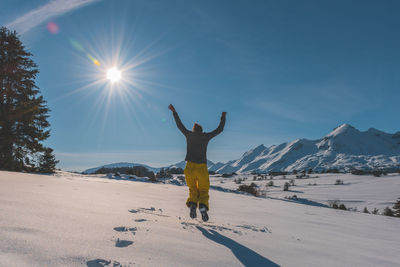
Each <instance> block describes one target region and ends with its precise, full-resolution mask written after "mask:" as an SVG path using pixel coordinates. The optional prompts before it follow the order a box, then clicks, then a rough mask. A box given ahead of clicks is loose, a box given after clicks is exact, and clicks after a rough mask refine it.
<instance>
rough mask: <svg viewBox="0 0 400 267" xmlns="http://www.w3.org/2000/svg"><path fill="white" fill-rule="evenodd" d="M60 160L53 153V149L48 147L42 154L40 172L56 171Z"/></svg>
mask: <svg viewBox="0 0 400 267" xmlns="http://www.w3.org/2000/svg"><path fill="white" fill-rule="evenodd" d="M58 162H59V161H58V160H56V157H55V156H54V154H53V149H51V148H46V150H45V152H44V153H43V155H42V156H40V162H39V172H42V173H54V170H55V169H56V165H57V163H58Z"/></svg>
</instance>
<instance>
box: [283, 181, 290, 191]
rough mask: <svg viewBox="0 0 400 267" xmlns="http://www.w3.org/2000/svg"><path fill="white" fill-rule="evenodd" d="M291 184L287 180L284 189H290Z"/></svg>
mask: <svg viewBox="0 0 400 267" xmlns="http://www.w3.org/2000/svg"><path fill="white" fill-rule="evenodd" d="M289 186H290V184H289V183H288V182H286V183H285V184H284V185H283V191H289Z"/></svg>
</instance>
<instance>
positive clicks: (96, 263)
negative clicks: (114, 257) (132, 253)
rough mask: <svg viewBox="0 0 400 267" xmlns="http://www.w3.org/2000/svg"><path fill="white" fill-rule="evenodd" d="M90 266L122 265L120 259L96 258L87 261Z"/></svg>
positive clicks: (113, 266)
mask: <svg viewBox="0 0 400 267" xmlns="http://www.w3.org/2000/svg"><path fill="white" fill-rule="evenodd" d="M86 265H87V266H88V267H103V266H112V267H120V266H122V265H121V263H119V262H118V261H111V260H103V259H95V260H90V261H87V262H86Z"/></svg>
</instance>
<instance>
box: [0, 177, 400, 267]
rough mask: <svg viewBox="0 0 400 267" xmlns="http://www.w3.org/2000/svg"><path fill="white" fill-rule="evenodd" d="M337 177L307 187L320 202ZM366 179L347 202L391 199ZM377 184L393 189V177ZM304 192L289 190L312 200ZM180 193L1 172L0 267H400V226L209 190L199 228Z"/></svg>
mask: <svg viewBox="0 0 400 267" xmlns="http://www.w3.org/2000/svg"><path fill="white" fill-rule="evenodd" d="M335 178H336V177H334V176H332V177H329V176H327V177H326V178H316V179H315V182H316V183H317V184H320V185H319V186H318V185H317V186H313V188H318V187H321V188H320V189H321V190H324V187H323V184H324V183H328V185H326V188H327V189H326V191H320V193H319V194H320V197H319V198H321V199H323V198H324V197H323V196H324V194H325V193H326V192H330V191H331V190H334V188H333V186H332V185H329V183H331V182H330V180H329V179H332V181H333V180H335ZM362 178H365V177H363V176H360V177H357V178H354V179H353V178H352V179H347V178H343V180H344V182H345V183H352V185H350V186H349V185H343V186H341V187H340V188H341V190H340V191H341V192H342V193H343V192H345V191H346V188H352V186H357V179H362ZM216 179H217V178H213V183H215V182H216V183H218V185H219V186H220V185H224V186H228V185H229V184H230V183H231V182H230V181H226V182H225V183H222V184H221V183H220V182H219V181H217V180H216ZM249 179H250V178H249ZM367 179H368V180H366V181H365V184H366V185H362V184H363V183H361V182H360V183H358V184H359V185H358V186H359V190H356V191H354V192H356V193H357V195H354V196H353V197H352V199H353V200H354V199H356V200H357V199H363V200H367V199H370V200H369V201H372V202H373V203H377V202H379V203H380V202H381V201H384V199H386V198H387V199H388V200H389V199H390V200H392V199H393V198H394V197H392V196H382V195H380V191H379V190H378V189H376V188H377V186H379V184H380V183H379V182H377V183H375V182H374V179H372V178H368V177H367ZM380 179H388V180H389V179H392V180H390V183H393V184H392V187H393V188H396V187H397V188H398V177H397V178H395V177H392V176H388V177H382V178H380ZM396 179H397V180H396ZM382 181H383V180H382ZM246 182H247V181H246ZM263 182H264V181H263ZM282 182H283V180H282ZM304 182H309V181H306V180H304ZM363 182H364V181H363ZM260 183H261V181H260ZM276 183H277V184H278V183H280V181H279V182H278V181H276ZM296 183H298V184H299V185H300V182H298V180H296ZM233 185H234V184H233V183H232V186H233ZM236 186H237V185H236V184H235V189H236ZM370 186H371V187H374V188H375V189H376V191H375V190H371V189H368V188H369V187H370ZM307 188H308V187H307V186H306V185H304V186H303V187H300V186H298V187H293V189H295V190H297V191H304V194H310V196H311V194H313V195H314V196H315V198H316V199H319V198H318V194H317V193H315V192H317V191H315V192H314V193H312V192H313V191H312V190H314V189H310V190H308V189H307ZM310 188H311V186H310ZM329 188H330V189H329ZM337 188H338V189H337V190H339V186H338V187H337ZM363 188H367V189H368V190H367V189H366V191H365V192H367V193H365V192H363ZM279 191H280V190H279V189H278V188H277V189H276V192H274V191H273V190H272V192H271V194H272V193H273V194H274V196H275V197H277V198H278V197H280V196H282V194H283V193H280V192H279ZM324 192H325V193H324ZM384 192H388V191H387V189H385V190H384ZM292 193H293V192H292ZM186 194H187V188H186V187H185V186H175V185H170V184H151V183H146V182H141V181H128V180H123V179H109V178H107V177H106V176H102V177H99V176H84V175H78V174H71V173H59V174H57V175H53V176H49V175H34V174H23V173H13V172H4V171H0V266H400V235H399V234H398V229H400V219H398V218H390V217H386V216H376V215H370V214H363V213H358V212H347V211H340V210H334V209H331V208H324V207H317V206H313V205H304V204H299V203H293V202H288V201H285V200H282V199H270V198H266V199H263V198H255V197H252V196H247V195H242V194H234V193H227V192H222V191H218V190H211V192H210V194H211V202H210V205H211V207H210V208H211V210H210V218H211V219H210V222H207V223H202V222H199V221H198V220H191V219H189V218H188V216H187V214H188V210H187V208H186V206H185V205H184V202H185V199H186ZM295 194H297V195H298V196H299V195H300V193H297V192H296V193H295ZM332 194H333V193H332ZM343 194H345V193H343ZM368 194H370V195H368ZM371 194H372V195H371ZM350 195H352V193H349V196H350ZM343 196H344V195H341V196H340V197H342V198H344V197H343ZM395 197H397V196H395ZM382 198H384V199H382ZM374 205H375V204H374ZM107 264H108V265H107Z"/></svg>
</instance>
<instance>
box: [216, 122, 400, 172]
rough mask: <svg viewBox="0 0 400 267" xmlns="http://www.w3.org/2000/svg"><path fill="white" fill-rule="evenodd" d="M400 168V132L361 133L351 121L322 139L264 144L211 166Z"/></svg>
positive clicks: (236, 168) (265, 169)
mask: <svg viewBox="0 0 400 267" xmlns="http://www.w3.org/2000/svg"><path fill="white" fill-rule="evenodd" d="M399 167H400V131H399V132H397V133H395V134H388V133H385V132H382V131H379V130H377V129H374V128H370V129H369V130H367V131H365V132H361V131H359V130H357V129H356V128H354V127H353V126H351V125H349V124H343V125H341V126H339V127H336V128H335V129H333V131H332V132H331V133H329V134H328V135H326V136H325V137H323V138H322V139H318V140H307V139H296V140H294V141H292V142H289V143H283V144H280V145H278V146H275V145H274V146H270V147H265V146H263V145H260V146H258V147H256V148H254V149H252V150H250V151H248V152H246V153H244V154H243V156H242V157H241V158H240V159H238V160H234V161H230V162H228V163H226V164H223V165H221V164H218V166H217V165H214V166H212V167H211V168H210V170H212V171H217V172H219V173H229V172H252V171H257V172H269V171H293V170H304V169H310V168H311V169H314V170H316V171H320V170H326V169H332V168H335V169H340V170H351V169H354V168H357V169H366V170H367V169H374V168H399Z"/></svg>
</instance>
